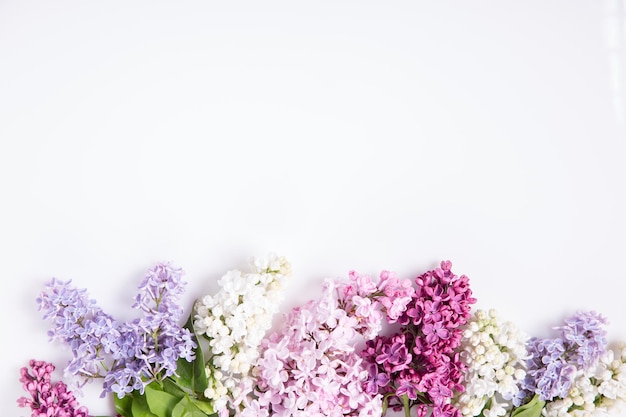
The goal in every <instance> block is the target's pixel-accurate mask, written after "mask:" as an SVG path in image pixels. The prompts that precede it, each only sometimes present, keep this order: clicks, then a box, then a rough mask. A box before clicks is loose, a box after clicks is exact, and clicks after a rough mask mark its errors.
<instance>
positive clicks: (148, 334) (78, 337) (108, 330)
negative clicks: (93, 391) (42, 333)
mask: <svg viewBox="0 0 626 417" xmlns="http://www.w3.org/2000/svg"><path fill="white" fill-rule="evenodd" d="M181 276H182V271H181V270H180V269H178V268H174V267H172V266H171V265H170V264H168V263H161V264H157V265H156V266H155V267H154V268H153V269H151V270H149V271H148V273H147V274H146V276H145V278H144V280H143V281H142V283H141V284H140V285H139V293H138V295H137V296H136V298H135V304H134V305H133V307H134V308H136V309H138V310H140V311H142V312H143V317H141V318H137V319H135V320H133V321H131V322H118V321H116V320H115V319H114V318H113V317H112V316H110V315H108V314H106V313H104V312H103V311H102V309H101V308H100V307H98V306H97V305H96V302H95V300H92V299H89V298H88V295H87V292H86V290H85V289H78V288H75V287H74V286H72V285H71V282H70V281H60V280H57V279H52V280H51V281H50V282H49V283H48V285H47V286H46V291H43V292H42V293H41V296H40V297H39V298H38V299H37V302H38V304H39V309H40V310H41V311H43V316H44V319H48V320H50V321H52V329H51V330H50V331H49V335H50V337H51V339H52V340H60V341H62V342H63V343H65V344H66V345H67V346H69V347H70V348H71V350H72V355H73V356H72V359H71V360H70V362H69V364H68V365H67V366H66V368H65V373H66V374H67V375H72V376H76V377H80V378H81V381H79V382H80V383H84V382H86V381H90V380H93V379H94V378H102V379H103V393H102V395H103V396H104V395H105V394H107V393H109V392H115V393H116V394H117V395H118V396H119V397H124V395H126V394H128V393H130V392H133V391H139V392H141V393H143V390H144V388H145V386H146V385H148V384H149V383H150V382H151V381H154V380H155V379H157V378H164V377H167V376H169V375H172V374H173V373H174V372H175V370H176V366H177V364H176V362H177V360H178V359H179V358H185V359H186V360H188V361H192V360H193V358H194V353H193V349H194V348H195V346H196V345H195V342H194V341H193V339H192V335H191V333H190V332H189V330H187V329H184V328H182V327H181V326H180V325H179V324H178V321H179V320H180V319H181V317H182V314H183V309H182V308H181V307H180V306H179V305H178V304H177V301H178V299H179V298H180V296H181V294H182V292H183V289H184V285H185V283H184V282H183V281H182V279H181Z"/></svg>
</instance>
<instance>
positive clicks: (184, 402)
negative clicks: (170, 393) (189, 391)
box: [172, 396, 215, 417]
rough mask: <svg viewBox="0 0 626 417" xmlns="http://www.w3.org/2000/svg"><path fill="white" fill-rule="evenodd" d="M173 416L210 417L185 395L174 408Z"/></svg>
mask: <svg viewBox="0 0 626 417" xmlns="http://www.w3.org/2000/svg"><path fill="white" fill-rule="evenodd" d="M213 415H215V414H213ZM172 417H208V415H207V414H206V413H205V412H203V411H202V410H200V409H199V408H198V407H197V406H196V405H195V404H194V403H193V402H192V401H191V400H190V399H189V397H188V396H185V397H184V398H183V399H181V400H180V401H179V402H178V404H176V406H175V407H174V409H173V410H172Z"/></svg>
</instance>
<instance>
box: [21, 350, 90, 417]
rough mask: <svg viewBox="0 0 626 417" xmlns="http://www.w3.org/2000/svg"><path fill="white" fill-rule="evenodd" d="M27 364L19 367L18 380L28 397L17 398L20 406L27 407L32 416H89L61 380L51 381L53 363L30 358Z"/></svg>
mask: <svg viewBox="0 0 626 417" xmlns="http://www.w3.org/2000/svg"><path fill="white" fill-rule="evenodd" d="M29 366H30V369H29V368H27V367H23V368H22V369H21V371H20V373H21V377H20V382H21V383H22V386H23V387H24V390H25V391H26V392H28V394H30V398H27V397H21V398H19V399H18V400H17V402H18V405H19V406H20V407H29V408H30V409H31V411H32V416H33V417H52V416H56V417H90V416H89V411H88V410H87V408H86V407H81V406H80V404H79V403H78V401H77V400H76V398H75V397H74V394H73V393H72V391H70V390H68V388H67V385H66V384H65V383H64V382H63V381H57V382H53V381H52V371H54V369H55V368H54V365H53V364H51V363H47V362H44V361H36V360H31V361H30V363H29Z"/></svg>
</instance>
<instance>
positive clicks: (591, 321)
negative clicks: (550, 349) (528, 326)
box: [557, 311, 608, 369]
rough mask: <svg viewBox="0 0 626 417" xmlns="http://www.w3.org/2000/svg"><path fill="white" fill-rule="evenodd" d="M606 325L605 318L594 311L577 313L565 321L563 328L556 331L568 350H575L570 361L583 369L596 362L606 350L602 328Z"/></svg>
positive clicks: (604, 333)
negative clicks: (558, 331) (559, 332)
mask: <svg viewBox="0 0 626 417" xmlns="http://www.w3.org/2000/svg"><path fill="white" fill-rule="evenodd" d="M606 324H608V322H607V320H606V318H605V317H603V316H602V315H600V314H598V313H596V312H595V311H589V312H577V313H576V314H574V315H573V316H572V317H569V318H567V319H565V326H562V327H558V328H557V329H559V330H560V331H561V338H562V339H563V341H564V343H565V344H566V345H567V347H568V350H575V354H573V355H572V357H571V361H573V362H574V361H575V362H576V364H577V365H578V366H579V367H581V368H583V369H588V368H589V367H590V366H591V365H593V364H595V363H596V362H597V361H598V359H599V358H600V356H602V355H603V354H604V353H605V352H606V349H607V340H606V330H604V328H603V327H602V326H603V325H606Z"/></svg>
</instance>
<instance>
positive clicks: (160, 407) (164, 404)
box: [145, 383, 179, 417]
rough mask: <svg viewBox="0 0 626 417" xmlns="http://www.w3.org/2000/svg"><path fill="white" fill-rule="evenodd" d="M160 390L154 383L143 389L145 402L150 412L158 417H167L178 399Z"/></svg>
mask: <svg viewBox="0 0 626 417" xmlns="http://www.w3.org/2000/svg"><path fill="white" fill-rule="evenodd" d="M160 388H161V387H160V386H158V384H156V383H152V384H150V385H147V386H146V388H145V396H146V402H147V404H148V408H149V409H150V412H152V413H154V414H155V415H157V416H158V417H169V416H170V415H171V413H172V409H173V408H174V406H175V405H176V403H177V402H178V401H179V399H178V398H177V397H175V396H173V395H172V394H170V393H167V392H165V391H162V390H161V389H160Z"/></svg>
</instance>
